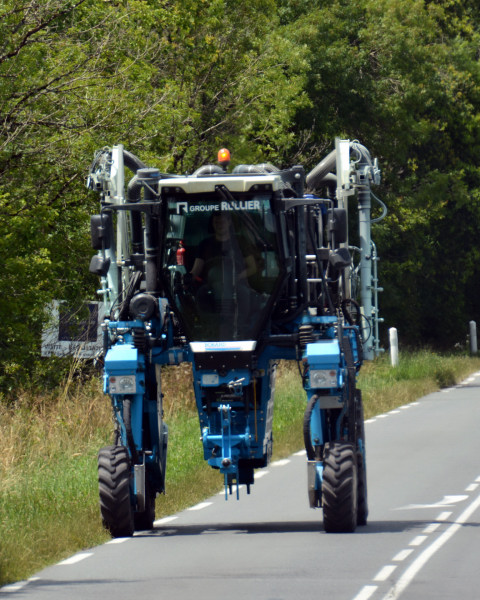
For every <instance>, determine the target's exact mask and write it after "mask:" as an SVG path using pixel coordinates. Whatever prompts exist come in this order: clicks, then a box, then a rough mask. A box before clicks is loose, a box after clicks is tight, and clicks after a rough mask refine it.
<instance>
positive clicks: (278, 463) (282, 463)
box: [270, 458, 290, 467]
mask: <svg viewBox="0 0 480 600" xmlns="http://www.w3.org/2000/svg"><path fill="white" fill-rule="evenodd" d="M289 462H290V459H289V458H282V459H281V460H276V461H275V462H273V463H271V465H270V466H271V467H283V466H285V465H288V463H289Z"/></svg>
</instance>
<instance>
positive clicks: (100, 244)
mask: <svg viewBox="0 0 480 600" xmlns="http://www.w3.org/2000/svg"><path fill="white" fill-rule="evenodd" d="M112 234H113V227H112V215H111V214H109V213H104V214H103V215H92V216H91V217H90V236H91V238H92V248H94V249H95V250H102V248H105V249H108V248H110V246H111V244H112V238H113V235H112Z"/></svg>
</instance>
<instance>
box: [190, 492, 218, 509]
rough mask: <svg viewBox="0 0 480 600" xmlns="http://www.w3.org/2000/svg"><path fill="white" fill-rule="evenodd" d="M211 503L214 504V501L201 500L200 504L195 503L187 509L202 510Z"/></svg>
mask: <svg viewBox="0 0 480 600" xmlns="http://www.w3.org/2000/svg"><path fill="white" fill-rule="evenodd" d="M222 493H223V492H222ZM211 504H213V502H200V503H199V504H195V506H191V507H190V508H187V510H202V509H203V508H207V506H210V505H211Z"/></svg>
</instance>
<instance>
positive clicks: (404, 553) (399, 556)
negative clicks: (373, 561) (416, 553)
mask: <svg viewBox="0 0 480 600" xmlns="http://www.w3.org/2000/svg"><path fill="white" fill-rule="evenodd" d="M412 552H413V548H407V549H405V550H400V552H399V553H398V554H395V556H394V557H393V558H392V560H394V561H395V562H401V561H402V560H405V559H406V558H408V557H409V556H410V554H411V553H412Z"/></svg>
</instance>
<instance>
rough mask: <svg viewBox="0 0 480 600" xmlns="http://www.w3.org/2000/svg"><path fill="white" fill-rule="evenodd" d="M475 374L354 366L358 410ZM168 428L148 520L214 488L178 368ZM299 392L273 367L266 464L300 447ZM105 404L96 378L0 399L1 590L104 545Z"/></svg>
mask: <svg viewBox="0 0 480 600" xmlns="http://www.w3.org/2000/svg"><path fill="white" fill-rule="evenodd" d="M479 369H480V359H479V358H470V357H466V356H463V355H461V356H455V355H453V356H439V355H435V354H432V353H429V352H421V353H415V354H405V355H403V354H402V355H401V357H400V365H399V366H398V367H396V368H395V369H394V368H392V367H391V366H390V365H389V362H388V357H386V356H382V357H381V358H379V359H377V360H376V361H374V362H373V363H367V364H365V365H364V367H363V368H362V370H361V373H360V377H359V387H361V388H362V391H363V397H364V403H365V414H366V417H370V416H372V415H374V414H378V413H382V412H386V411H388V410H391V409H392V408H394V407H396V406H399V405H401V404H405V403H408V402H411V401H412V400H415V399H416V398H418V397H420V396H422V395H424V394H427V393H429V392H431V391H434V390H435V389H438V388H439V387H442V386H445V385H451V384H453V383H455V382H458V381H461V380H462V379H463V378H464V377H465V376H466V375H468V374H469V373H471V372H473V371H476V370H479ZM163 386H164V391H165V415H166V420H167V422H168V425H169V434H170V435H169V456H168V463H167V493H166V495H165V496H161V497H159V498H158V499H157V511H156V514H157V518H160V517H162V516H165V515H168V514H172V513H174V512H177V511H179V510H181V509H183V508H185V507H187V506H191V505H192V504H195V503H197V502H200V501H201V500H203V499H205V498H206V497H208V496H210V495H211V494H213V493H215V492H216V491H218V490H220V489H221V487H222V480H221V477H220V476H219V474H218V472H215V471H214V470H212V469H210V468H209V467H208V466H207V465H206V464H205V462H204V461H203V452H202V445H201V443H200V441H199V438H200V429H199V425H198V418H197V414H196V410H195V407H194V400H193V393H192V390H191V372H190V369H189V368H188V367H187V366H181V367H172V368H168V369H165V370H164V377H163ZM304 409H305V395H304V392H303V390H302V386H301V380H300V376H299V373H298V369H297V365H296V364H292V363H282V364H281V367H280V369H279V375H278V380H277V387H276V398H275V409H274V459H278V458H282V457H284V456H287V455H288V454H290V453H291V452H293V451H296V450H298V449H300V448H301V447H302V444H303V440H302V420H303V412H304ZM111 432H112V419H111V411H110V402H109V400H108V398H106V397H104V396H103V395H102V394H101V391H100V384H99V382H98V381H95V380H91V381H88V382H86V383H84V384H82V385H79V384H77V385H72V384H71V381H70V380H69V381H68V382H67V383H66V385H65V387H64V389H63V391H62V393H61V394H58V395H49V396H47V395H46V396H42V397H31V395H28V394H22V395H21V396H19V397H18V398H17V400H16V403H15V405H14V407H7V406H6V405H5V404H2V403H0V481H1V482H2V485H1V488H0V585H4V584H6V583H9V582H13V581H18V580H21V579H25V578H27V577H29V576H30V575H32V574H33V573H34V572H36V571H38V570H39V569H41V568H43V567H44V566H46V565H48V564H52V563H55V562H57V561H59V560H61V559H62V558H65V557H67V556H70V555H71V554H73V553H74V552H77V551H78V550H81V549H85V548H88V547H91V546H94V545H97V544H100V543H102V542H105V541H106V540H108V539H109V536H108V534H107V533H106V532H105V531H104V530H103V528H102V525H101V521H100V514H99V508H98V495H97V494H98V491H97V459H96V457H97V452H98V449H99V448H100V447H102V446H104V445H107V444H109V443H111V440H112V433H111Z"/></svg>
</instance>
